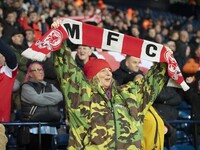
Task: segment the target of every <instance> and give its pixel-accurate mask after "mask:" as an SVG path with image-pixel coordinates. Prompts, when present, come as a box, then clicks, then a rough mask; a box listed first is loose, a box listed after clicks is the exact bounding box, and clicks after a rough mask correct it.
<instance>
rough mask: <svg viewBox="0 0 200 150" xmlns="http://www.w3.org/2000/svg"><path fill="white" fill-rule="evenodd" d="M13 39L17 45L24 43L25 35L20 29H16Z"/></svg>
mask: <svg viewBox="0 0 200 150" xmlns="http://www.w3.org/2000/svg"><path fill="white" fill-rule="evenodd" d="M11 40H12V42H13V43H14V44H16V45H22V44H23V41H24V35H23V34H22V33H21V32H19V31H14V32H13V34H12V37H11Z"/></svg>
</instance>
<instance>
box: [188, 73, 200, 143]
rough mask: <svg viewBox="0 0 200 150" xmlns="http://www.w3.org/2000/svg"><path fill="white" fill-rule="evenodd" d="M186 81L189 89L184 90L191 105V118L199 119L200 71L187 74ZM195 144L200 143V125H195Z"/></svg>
mask: <svg viewBox="0 0 200 150" xmlns="http://www.w3.org/2000/svg"><path fill="white" fill-rule="evenodd" d="M186 82H187V83H188V84H189V85H190V87H191V88H190V89H189V90H188V91H186V92H185V97H186V100H188V101H189V104H191V106H192V119H193V120H200V115H199V114H200V109H199V108H200V101H199V100H200V71H198V72H197V73H196V74H195V75H194V76H189V77H187V78H186ZM197 135H198V137H197V139H198V140H197V142H198V143H197V145H199V144H200V125H198V126H197Z"/></svg>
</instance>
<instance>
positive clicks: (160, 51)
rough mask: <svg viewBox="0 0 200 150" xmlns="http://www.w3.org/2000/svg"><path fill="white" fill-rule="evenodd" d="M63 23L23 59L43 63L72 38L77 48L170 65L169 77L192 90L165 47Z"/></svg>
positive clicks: (108, 31)
mask: <svg viewBox="0 0 200 150" xmlns="http://www.w3.org/2000/svg"><path fill="white" fill-rule="evenodd" d="M61 20H62V24H61V26H59V27H58V28H52V29H50V30H49V31H48V32H47V33H46V34H45V35H44V36H42V38H40V39H39V40H37V41H36V42H35V43H34V44H32V45H31V46H30V48H28V49H26V50H25V51H24V52H23V53H22V55H23V56H25V57H27V58H29V59H32V60H38V61H43V60H45V58H46V54H48V53H49V52H52V51H55V50H58V49H59V48H60V46H61V44H62V41H63V40H64V39H66V38H69V40H70V41H71V42H72V43H74V44H81V45H88V46H92V47H96V48H101V49H103V50H108V51H115V52H118V53H122V54H126V55H132V56H135V57H138V58H141V59H144V60H147V61H151V62H166V63H168V75H169V76H170V77H171V78H172V79H173V80H175V81H176V82H177V83H178V84H179V85H180V86H181V87H182V88H183V90H184V91H186V90H188V89H189V86H188V85H187V84H186V83H185V81H184V78H183V76H182V73H181V71H180V68H179V67H178V64H177V62H176V60H175V58H174V56H173V53H172V51H171V50H170V49H169V48H167V47H165V46H163V45H162V44H158V43H155V42H151V41H147V40H143V39H139V38H135V37H132V36H129V35H125V34H122V33H119V32H114V31H111V30H108V29H104V28H100V27H96V26H93V25H89V24H86V23H83V22H79V21H75V20H71V19H68V18H66V19H61Z"/></svg>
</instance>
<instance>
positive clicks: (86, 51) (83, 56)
mask: <svg viewBox="0 0 200 150" xmlns="http://www.w3.org/2000/svg"><path fill="white" fill-rule="evenodd" d="M76 51H77V56H78V58H79V59H80V60H81V61H83V63H84V64H85V63H86V62H88V60H89V57H90V56H91V54H92V51H93V50H92V48H91V47H90V46H85V45H79V46H78V47H77V49H76Z"/></svg>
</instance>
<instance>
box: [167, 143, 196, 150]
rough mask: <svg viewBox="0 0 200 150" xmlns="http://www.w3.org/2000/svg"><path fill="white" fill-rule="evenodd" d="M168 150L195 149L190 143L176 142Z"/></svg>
mask: <svg viewBox="0 0 200 150" xmlns="http://www.w3.org/2000/svg"><path fill="white" fill-rule="evenodd" d="M169 150H195V148H194V147H193V146H192V145H187V144H176V145H173V146H172V147H170V149H169Z"/></svg>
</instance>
